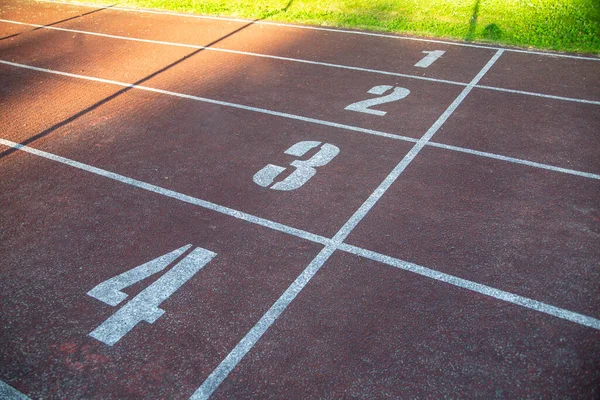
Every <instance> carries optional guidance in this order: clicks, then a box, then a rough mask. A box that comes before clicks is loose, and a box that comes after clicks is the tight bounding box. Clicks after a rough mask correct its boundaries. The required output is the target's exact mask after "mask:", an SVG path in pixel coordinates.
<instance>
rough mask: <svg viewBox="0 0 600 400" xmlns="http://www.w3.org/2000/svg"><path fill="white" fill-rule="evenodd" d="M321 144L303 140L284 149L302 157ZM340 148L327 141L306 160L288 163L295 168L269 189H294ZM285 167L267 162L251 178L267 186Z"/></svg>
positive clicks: (332, 157) (329, 159)
mask: <svg viewBox="0 0 600 400" xmlns="http://www.w3.org/2000/svg"><path fill="white" fill-rule="evenodd" d="M319 145H321V142H314V141H303V142H298V143H296V144H295V145H293V146H292V147H290V148H289V149H287V150H286V151H285V154H289V155H291V156H296V157H302V156H303V155H304V154H306V153H307V152H308V151H309V150H311V149H313V148H315V147H317V146H319ZM339 152H340V149H339V148H338V147H337V146H334V145H332V144H329V143H325V144H323V145H322V146H321V148H320V149H319V151H318V152H317V154H315V155H314V156H312V157H311V158H309V159H308V160H295V161H292V162H291V163H290V165H291V166H292V167H295V168H296V169H295V170H294V171H293V172H292V173H291V174H290V175H288V176H287V178H285V179H284V180H282V181H281V182H277V183H275V184H273V185H272V186H270V189H274V190H294V189H298V188H299V187H300V186H302V185H304V184H305V183H306V182H307V181H308V180H309V179H310V178H312V177H313V176H314V175H315V174H316V173H317V170H316V169H315V168H316V167H322V166H323V165H325V164H327V163H329V162H330V161H331V160H333V159H334V158H335V156H337V155H338V153H339ZM286 169H287V168H285V167H280V166H279V165H273V164H268V165H267V166H265V167H264V168H263V169H261V170H260V171H258V172H257V173H256V174H254V177H253V178H252V180H253V181H254V182H255V183H256V184H257V185H260V186H262V187H269V185H271V184H272V183H273V181H274V180H275V178H276V177H277V176H278V175H279V174H281V173H282V172H283V171H285V170H286Z"/></svg>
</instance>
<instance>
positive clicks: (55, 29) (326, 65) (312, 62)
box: [0, 19, 467, 86]
mask: <svg viewBox="0 0 600 400" xmlns="http://www.w3.org/2000/svg"><path fill="white" fill-rule="evenodd" d="M0 22H3V23H6V24H14V25H24V26H31V27H36V28H40V29H49V30H53V31H62V32H69V33H79V34H82V35H89V36H98V37H105V38H109V39H117V40H127V41H130V42H141V43H150V44H159V45H164V46H174V47H183V48H189V49H198V50H209V51H216V52H220V53H231V54H238V55H243V56H250V57H259V58H268V59H274V60H280V61H290V62H297V63H302V64H310V65H318V66H324V67H331V68H338V69H347V70H351V71H360V72H369V73H375V74H380V75H390V76H399V77H402V78H409V79H417V80H422V81H429V82H437V83H446V84H449V85H457V86H466V85H467V84H466V83H463V82H456V81H451V80H447V79H437V78H428V77H426V76H419V75H411V74H402V73H400V72H391V71H383V70H378V69H371V68H362V67H353V66H350V65H343V64H332V63H326V62H321V61H311V60H306V59H302V58H291V57H282V56H275V55H270V54H263V53H253V52H249V51H241V50H231V49H225V48H223V47H211V46H201V45H197V44H186V43H176V42H168V41H163V40H153V39H141V38H135V37H128V36H119V35H111V34H108V33H99V32H90V31H82V30H79V29H69V28H60V27H57V26H45V25H38V24H30V23H27V22H19V21H12V20H8V19H0Z"/></svg>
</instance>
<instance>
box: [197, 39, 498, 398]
mask: <svg viewBox="0 0 600 400" xmlns="http://www.w3.org/2000/svg"><path fill="white" fill-rule="evenodd" d="M502 53H503V50H498V51H497V52H496V54H494V56H493V57H492V58H491V59H490V60H489V61H488V62H487V63H486V65H485V66H484V67H483V68H482V69H481V71H479V73H478V74H477V75H476V76H475V77H474V78H473V80H471V82H470V83H469V85H468V86H467V87H466V88H464V89H463V90H462V92H461V93H460V94H459V95H458V97H457V98H456V99H455V100H454V101H453V102H452V104H450V105H449V106H448V108H447V109H446V111H444V113H443V114H442V115H441V116H440V117H439V118H438V119H437V121H436V122H435V123H434V124H433V125H432V126H431V128H429V129H428V130H427V132H426V133H425V134H424V135H423V136H422V137H421V139H419V141H418V142H417V143H415V145H414V146H413V148H412V149H411V150H410V151H409V152H408V154H406V155H405V156H404V157H403V158H402V160H401V161H400V162H399V163H398V165H397V166H396V167H395V168H394V169H393V170H392V172H390V174H389V175H388V176H387V177H386V178H385V179H384V181H383V182H382V183H381V184H380V185H379V186H378V187H377V189H375V191H374V192H373V193H372V194H371V195H370V196H369V198H367V200H365V202H364V203H363V204H362V205H361V206H360V207H359V209H358V210H357V211H356V212H355V213H354V214H353V215H352V217H350V219H349V220H348V221H347V222H346V223H345V224H344V225H343V226H342V227H341V228H340V229H339V230H338V232H337V233H336V234H335V236H334V237H333V239H332V241H331V242H330V243H329V244H327V245H326V246H325V248H323V250H321V252H320V253H319V254H318V255H317V256H316V257H315V258H314V259H313V260H312V261H311V263H310V264H309V265H308V266H307V267H306V269H305V270H304V271H303V272H302V273H301V274H300V275H299V276H298V277H297V278H296V280H295V281H294V282H293V283H292V284H291V285H290V286H289V287H288V288H287V290H286V291H285V292H284V293H283V294H282V295H281V297H279V299H277V301H275V303H274V304H273V305H272V306H271V308H269V310H268V311H267V312H266V313H265V314H264V315H263V316H262V318H261V319H260V320H259V321H258V322H257V323H256V325H254V326H253V327H252V329H250V331H248V333H247V334H246V336H244V338H242V340H241V341H240V342H239V343H238V344H237V345H236V346H235V347H234V348H233V350H231V352H230V353H229V354H228V355H227V356H226V357H225V359H223V361H221V363H220V364H219V365H218V366H217V367H216V368H215V369H214V370H213V372H212V373H211V374H210V375H209V376H208V378H206V380H205V381H204V382H203V383H202V385H200V387H199V388H198V390H196V391H195V392H194V394H193V395H192V397H191V399H193V400H204V399H208V398H209V397H210V396H211V395H212V394H213V393H214V391H215V390H216V389H217V388H218V387H219V385H221V383H222V382H223V381H224V380H225V379H226V378H227V376H228V375H229V374H230V373H231V371H233V369H234V368H235V367H236V366H237V365H238V364H239V363H240V362H241V361H242V359H243V358H244V356H245V355H246V354H247V353H248V352H249V351H250V350H251V349H252V347H254V346H255V345H256V343H257V342H258V340H259V339H260V338H261V337H262V336H263V335H264V333H265V332H266V331H267V330H268V329H269V328H270V327H271V325H273V323H274V322H275V320H276V319H277V318H278V317H279V316H280V315H281V314H282V313H283V311H284V310H285V309H286V308H287V307H288V306H289V305H290V303H291V302H292V301H293V300H294V299H295V298H296V296H297V295H298V294H299V293H300V291H301V290H302V289H303V288H304V287H305V286H306V285H307V284H308V282H309V281H310V280H311V279H312V277H313V276H314V275H315V274H316V273H317V272H318V271H319V269H321V267H322V266H323V264H325V262H326V261H327V260H329V257H331V255H332V254H333V253H334V252H335V250H337V248H338V246H339V245H340V244H342V243H343V241H344V239H345V238H346V237H347V236H348V235H349V234H350V232H352V230H353V229H354V228H355V227H356V225H358V223H359V222H360V221H361V220H362V219H363V218H364V217H365V216H366V215H367V213H368V212H369V211H370V210H371V209H372V208H373V206H374V205H375V204H376V202H377V201H378V200H379V199H380V198H381V197H382V196H383V195H384V194H385V192H386V190H387V189H388V188H389V187H390V186H391V185H392V184H393V183H394V182H395V181H396V179H398V177H399V176H400V174H401V173H402V172H403V171H404V170H405V169H406V167H407V166H408V165H409V164H410V163H411V162H412V161H413V160H414V159H415V157H416V156H417V155H418V154H419V152H420V151H421V150H422V149H423V147H424V146H425V144H426V143H427V142H428V141H429V140H430V139H431V138H432V137H433V135H434V134H435V133H436V132H437V131H438V130H439V129H440V127H441V126H442V125H443V124H444V122H446V120H447V119H448V117H449V116H450V115H451V114H452V113H453V112H454V110H455V109H456V107H458V106H459V105H460V103H461V102H462V101H463V100H464V99H465V97H466V96H467V95H468V94H469V92H470V91H471V90H472V89H473V87H474V85H476V84H477V82H479V80H480V79H481V78H483V76H484V75H485V73H486V72H487V71H489V69H490V68H491V67H492V65H494V63H495V62H496V61H497V60H498V58H499V57H500V56H501V55H502Z"/></svg>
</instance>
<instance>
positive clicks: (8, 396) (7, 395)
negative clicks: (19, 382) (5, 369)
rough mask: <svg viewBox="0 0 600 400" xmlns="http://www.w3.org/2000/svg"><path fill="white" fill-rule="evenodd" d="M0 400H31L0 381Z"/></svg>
mask: <svg viewBox="0 0 600 400" xmlns="http://www.w3.org/2000/svg"><path fill="white" fill-rule="evenodd" d="M0 399H4V400H31V399H30V398H29V397H28V396H25V395H24V394H23V393H21V392H19V391H18V390H17V389H15V388H14V387H12V386H10V385H9V384H8V383H6V382H4V381H1V380H0Z"/></svg>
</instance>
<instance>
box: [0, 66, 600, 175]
mask: <svg viewBox="0 0 600 400" xmlns="http://www.w3.org/2000/svg"><path fill="white" fill-rule="evenodd" d="M0 64H5V65H10V66H12V67H17V68H22V69H27V70H32V71H37V72H44V73H48V74H53V75H59V76H66V77H69V78H75V79H83V80H88V81H92V82H100V83H106V84H109V85H115V86H121V87H126V88H132V89H138V90H144V91H147V92H154V93H160V94H164V95H167V96H174V97H180V98H184V99H188V100H195V101H201V102H204V103H210V104H217V105H221V106H225V107H231V108H238V109H241V110H246V111H252V112H257V113H262V114H268V115H274V116H277V117H282V118H288V119H293V120H298V121H304V122H308V123H312V124H317V125H324V126H330V127H333V128H339V129H344V130H348V131H353V132H360V133H366V134H368V135H373V136H380V137H385V138H389V139H395V140H402V141H405V142H411V143H417V142H418V139H415V138H411V137H408V136H402V135H397V134H394V133H388V132H382V131H377V130H374V129H367V128H361V127H358V126H353V125H346V124H340V123H337V122H331V121H325V120H322V119H316V118H310V117H304V116H301V115H296V114H290V113H284V112H279V111H272V110H268V109H265V108H259V107H252V106H246V105H243V104H237V103H229V102H226V101H220V100H214V99H209V98H205V97H199V96H193V95H189V94H183V93H177V92H171V91H168V90H162V89H155V88H151V87H148V86H141V85H134V84H132V83H126V82H119V81H114V80H110V79H103V78H96V77H92V76H87V75H78V74H72V73H70V72H62V71H55V70H51V69H46V68H39V67H34V66H31V65H26V64H18V63H14V62H11V61H5V60H0ZM474 87H478V86H477V85H474ZM426 146H433V147H439V148H442V149H446V150H452V151H459V152H462V153H469V154H473V155H478V156H481V157H487V158H493V159H497V160H502V161H507V162H511V163H516V164H523V165H528V166H530V167H534V168H543V169H547V170H550V171H554V172H560V173H565V174H571V175H577V176H582V177H586V178H590V179H599V180H600V175H598V174H593V173H589V172H581V171H577V170H573V169H568V168H561V167H555V166H552V165H547V164H542V163H537V162H533V161H527V160H522V159H518V158H514V157H507V156H502V155H498V154H494V153H488V152H484V151H479V150H472V149H468V148H464V147H458V146H451V145H446V144H441V143H436V142H431V141H430V142H427V143H426Z"/></svg>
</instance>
